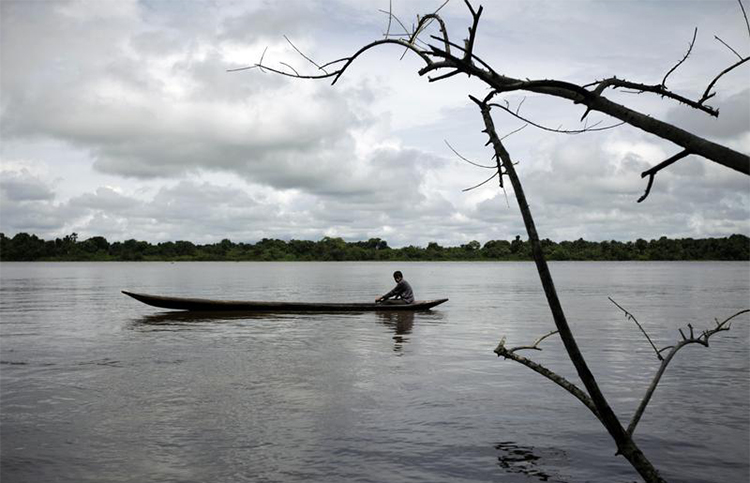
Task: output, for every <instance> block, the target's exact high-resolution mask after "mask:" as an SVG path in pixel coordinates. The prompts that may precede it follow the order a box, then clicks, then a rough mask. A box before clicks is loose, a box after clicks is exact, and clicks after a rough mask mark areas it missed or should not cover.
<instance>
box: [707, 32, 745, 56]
mask: <svg viewBox="0 0 750 483" xmlns="http://www.w3.org/2000/svg"><path fill="white" fill-rule="evenodd" d="M714 38H715V39H716V40H718V41H719V42H721V43H722V44H723V45H724V47H726V48H728V49H729V50H731V51H732V53H733V54H734V55H736V56H737V58H738V59H740V60H742V56H741V55H740V54H738V53H737V51H736V50H734V49H733V48H732V47H731V46H730V45H729V44H728V43H726V42H724V41H723V40H721V38H719V36H718V35H714Z"/></svg>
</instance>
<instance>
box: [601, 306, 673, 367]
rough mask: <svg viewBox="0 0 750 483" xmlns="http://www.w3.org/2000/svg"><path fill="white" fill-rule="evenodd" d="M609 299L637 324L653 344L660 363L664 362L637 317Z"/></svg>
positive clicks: (652, 344)
mask: <svg viewBox="0 0 750 483" xmlns="http://www.w3.org/2000/svg"><path fill="white" fill-rule="evenodd" d="M607 298H608V299H609V301H610V302H612V303H613V304H615V305H616V306H617V308H619V309H620V310H622V311H623V312H625V316H626V317H627V318H628V319H630V320H632V321H633V322H635V325H637V326H638V328H639V329H641V332H643V335H645V336H646V340H648V343H649V344H651V347H653V348H654V352H656V357H658V358H659V360H660V361H663V360H664V358H663V357H662V356H661V353H659V349H657V348H656V346H655V345H654V343H653V341H652V340H651V337H649V336H648V334H647V333H646V331H645V330H644V328H643V326H642V325H641V324H640V323H639V322H638V320H637V319H636V318H635V316H634V315H633V314H631V313H630V312H628V311H627V310H625V309H624V308H623V307H622V306H621V305H620V304H618V303H617V302H615V301H614V300H612V297H607Z"/></svg>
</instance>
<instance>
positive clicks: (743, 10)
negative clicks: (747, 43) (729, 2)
mask: <svg viewBox="0 0 750 483" xmlns="http://www.w3.org/2000/svg"><path fill="white" fill-rule="evenodd" d="M737 3H739V4H740V8H741V9H742V16H743V17H745V25H746V26H747V35H749V36H750V22H748V21H747V12H745V6H744V5H742V0H737Z"/></svg>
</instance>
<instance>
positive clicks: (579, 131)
mask: <svg viewBox="0 0 750 483" xmlns="http://www.w3.org/2000/svg"><path fill="white" fill-rule="evenodd" d="M490 105H491V106H492V107H497V108H499V109H502V110H503V111H505V112H507V113H508V114H510V115H511V116H513V117H515V118H516V119H519V120H521V121H523V122H525V123H527V124H531V125H532V126H534V127H536V128H539V129H541V130H543V131H549V132H556V133H559V134H571V135H575V134H583V133H586V132H597V131H607V130H609V129H614V128H616V127H619V126H622V125H623V124H625V122H624V121H623V122H618V123H617V124H612V125H609V126H602V127H596V126H598V125H599V124H600V122H601V121H600V122H597V123H595V124H592V125H591V126H587V127H584V128H583V129H560V128H553V127H547V126H543V125H541V124H537V123H535V122H534V121H531V120H529V119H527V118H525V117H523V116H521V115H520V114H518V109H516V111H515V112H514V111H513V110H511V109H510V107H508V106H503V105H502V104H497V103H494V102H493V103H491V104H490ZM519 109H520V106H519Z"/></svg>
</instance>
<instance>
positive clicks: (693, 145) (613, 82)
mask: <svg viewBox="0 0 750 483" xmlns="http://www.w3.org/2000/svg"><path fill="white" fill-rule="evenodd" d="M465 3H466V6H467V8H468V10H469V12H470V13H471V16H472V22H471V27H469V36H468V38H467V39H466V41H465V43H464V44H465V45H464V46H459V45H457V44H455V43H454V42H451V41H450V38H449V36H448V32H447V29H446V28H445V23H444V21H443V20H442V18H440V16H439V14H438V13H437V11H436V12H433V13H431V14H428V15H425V16H424V17H421V18H420V17H418V23H417V25H416V27H415V28H413V30H412V31H411V33H410V35H409V39H408V40H404V39H401V38H392V34H391V36H390V37H388V38H384V39H381V40H377V41H374V42H371V43H369V44H367V45H364V46H363V47H361V48H360V49H359V50H358V51H357V52H355V53H354V54H353V55H351V56H349V57H344V58H342V59H339V60H337V61H334V62H333V63H328V64H322V65H320V68H323V69H324V68H326V67H328V66H331V65H333V64H335V63H338V62H342V63H343V65H340V66H338V67H337V68H336V70H332V71H331V72H330V73H328V74H319V75H299V74H293V73H291V72H288V71H280V70H278V69H276V70H273V69H271V68H267V67H266V66H265V65H262V64H260V65H257V64H256V66H254V67H261V66H262V67H263V68H267V69H268V70H270V71H272V72H276V73H279V74H282V75H286V76H291V77H297V78H301V79H325V78H329V77H330V78H333V81H332V83H333V84H335V83H336V82H337V81H338V79H340V78H341V76H342V75H343V73H344V72H345V71H346V70H347V69H348V67H349V66H350V65H351V64H352V62H354V61H355V60H356V59H357V58H359V57H360V56H361V55H362V54H363V53H364V52H367V51H368V50H370V49H372V48H375V47H378V46H380V45H386V44H393V45H398V46H401V47H404V48H405V52H407V51H412V52H414V53H415V54H417V55H418V56H419V57H420V58H421V59H422V61H423V62H424V63H425V66H424V67H423V68H421V69H420V70H419V74H420V75H427V74H430V75H428V76H427V77H428V79H429V80H430V81H433V82H434V81H438V80H442V79H446V78H448V77H452V76H455V75H458V74H465V75H467V76H469V77H475V78H477V79H479V80H480V81H482V82H483V83H485V84H486V85H487V86H489V87H490V88H491V89H493V90H495V91H497V92H513V91H528V92H534V93H538V94H544V95H549V96H553V97H559V98H563V99H567V100H570V101H572V102H573V103H574V104H582V105H583V106H584V107H585V108H586V114H588V113H589V112H591V111H597V112H602V113H604V114H607V115H609V116H612V117H614V118H616V119H619V120H620V121H622V122H625V123H627V124H630V125H632V126H634V127H636V128H638V129H641V130H643V131H645V132H648V133H651V134H654V135H656V136H658V137H661V138H663V139H665V140H668V141H671V142H673V143H675V144H677V145H678V146H680V147H682V149H684V150H689V151H690V152H691V153H693V154H696V155H699V156H702V157H704V158H706V159H708V160H710V161H713V162H715V163H718V164H721V165H723V166H726V167H728V168H731V169H734V170H736V171H739V172H741V173H744V174H747V175H750V157H748V156H747V155H746V154H743V153H740V152H737V151H735V150H734V149H731V148H729V147H727V146H724V145H721V144H717V143H715V142H713V141H709V140H707V139H705V138H702V137H700V136H697V135H695V134H693V133H690V132H688V131H685V130H683V129H680V128H678V127H677V126H674V125H673V124H670V123H666V122H663V121H660V120H658V119H656V118H654V117H651V116H649V115H646V114H643V113H640V112H638V111H635V110H633V109H630V108H628V107H626V106H624V105H622V104H618V103H615V102H613V101H611V100H609V99H607V98H606V97H604V96H603V95H602V94H603V91H604V90H605V89H606V88H607V87H613V88H616V87H625V88H633V89H635V90H636V91H639V92H652V93H655V94H658V95H661V96H663V97H665V98H669V99H672V100H676V101H678V102H681V103H684V104H686V105H688V106H690V107H692V108H695V109H699V110H701V111H703V112H706V113H708V114H711V115H714V116H715V115H718V110H716V109H713V108H711V107H710V106H706V105H705V104H704V103H705V101H707V100H708V99H710V98H711V97H713V96H714V95H715V94H714V93H712V92H711V90H712V89H713V87H714V85H715V84H716V82H718V80H719V79H720V78H721V77H722V76H723V75H725V74H727V73H729V72H731V71H732V70H734V69H736V68H737V67H739V66H740V65H742V64H743V63H744V62H746V61H747V60H748V58H745V59H741V60H740V61H739V62H737V63H735V64H734V65H732V66H730V67H728V68H726V69H724V71H722V72H721V73H719V75H717V76H716V78H714V79H713V80H712V82H710V83H709V85H708V88H707V89H706V91H705V93H704V95H703V96H702V98H701V99H700V100H698V101H694V100H691V99H688V98H686V97H684V96H680V95H678V94H675V93H672V92H671V91H669V90H668V89H667V88H666V87H665V86H664V85H663V84H659V85H647V84H637V83H633V82H629V81H626V80H621V79H616V78H612V79H605V80H604V81H599V82H597V83H594V84H589V85H588V86H579V85H576V84H573V83H570V82H564V81H560V80H556V79H538V80H533V79H526V80H521V79H515V78H512V77H508V76H504V75H501V74H499V73H497V72H496V71H495V70H493V69H492V67H491V66H489V65H488V64H487V63H486V62H485V61H483V60H482V59H481V58H479V57H478V56H477V55H475V53H474V46H475V43H476V36H477V29H478V25H479V20H480V17H481V13H482V11H483V8H482V7H481V6H480V7H479V8H478V9H476V10H475V9H474V8H473V6H472V5H471V3H470V2H469V1H468V0H465ZM443 5H445V4H443ZM740 5H741V3H740ZM441 8H442V5H441ZM743 12H744V7H743ZM385 13H386V14H387V15H388V16H389V21H390V20H391V19H396V20H397V21H398V18H397V17H396V16H395V15H393V12H392V10H391V11H388V12H385ZM745 19H746V21H747V17H746V16H745ZM433 21H437V22H438V23H439V24H440V30H441V33H442V37H436V36H431V38H432V39H435V40H438V41H439V42H440V44H441V45H442V48H441V47H439V46H437V45H431V44H430V45H427V46H426V47H421V46H420V45H418V44H417V41H419V36H420V34H421V33H422V32H423V31H424V29H425V28H426V27H427V26H428V25H429V24H430V23H431V22H433ZM399 23H401V24H402V27H404V30H405V31H406V32H407V33H409V30H408V29H406V27H405V26H403V23H402V22H400V21H399ZM389 31H390V29H389V30H387V32H389ZM452 49H456V50H457V51H460V54H454V53H453V50H452ZM691 51H692V45H691V49H690V50H689V51H688V53H687V54H686V55H685V56H684V58H683V60H682V61H680V62H679V63H678V64H677V65H676V66H675V67H674V68H672V69H671V70H670V71H669V72H668V73H667V76H668V75H670V74H671V73H672V72H673V71H674V70H675V69H676V68H677V66H679V65H680V64H681V63H682V62H683V61H684V59H686V58H687V57H688V55H689V54H690V52H691ZM316 65H318V64H317V63H316ZM252 67H253V66H251V67H247V68H244V69H249V68H252ZM244 69H233V71H236V70H244ZM433 71H442V72H440V73H439V74H438V75H432V73H433ZM667 76H665V78H664V79H663V80H662V82H666V78H667ZM592 86H596V87H594V89H593V90H589V89H587V88H586V87H592ZM586 114H584V116H583V117H584V118H585V117H586ZM582 119H583V118H582Z"/></svg>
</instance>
